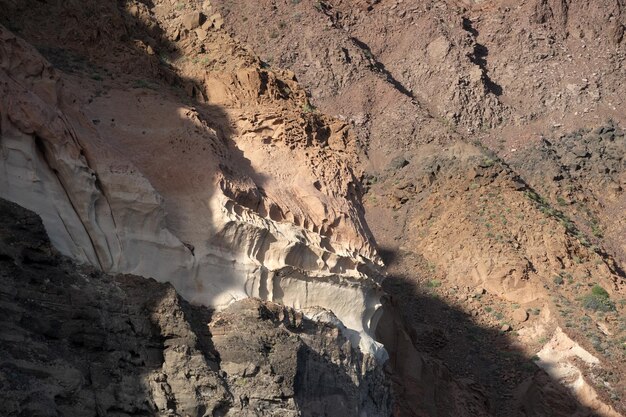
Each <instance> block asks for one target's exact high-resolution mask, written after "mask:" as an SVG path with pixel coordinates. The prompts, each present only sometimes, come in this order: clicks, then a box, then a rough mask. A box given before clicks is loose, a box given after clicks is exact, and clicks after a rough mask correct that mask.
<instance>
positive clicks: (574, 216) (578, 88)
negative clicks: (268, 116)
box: [220, 0, 626, 415]
mask: <svg viewBox="0 0 626 417" xmlns="http://www.w3.org/2000/svg"><path fill="white" fill-rule="evenodd" d="M220 7H221V12H222V14H223V15H224V17H225V22H226V23H225V24H226V28H227V29H228V30H229V31H230V33H231V34H233V35H234V36H235V37H237V38H239V39H242V40H244V41H245V42H247V43H249V44H250V45H252V46H253V47H254V49H255V50H256V51H258V53H259V54H260V56H261V58H262V59H263V60H264V61H265V62H267V63H268V65H270V66H278V67H287V68H289V69H292V70H293V71H294V72H295V74H296V76H297V77H298V80H300V81H301V82H302V83H303V84H304V85H305V86H306V87H307V88H308V89H309V90H310V94H311V100H312V102H313V103H314V104H315V105H317V106H318V108H319V109H320V111H323V112H328V113H331V114H334V115H336V116H337V117H343V118H345V119H346V120H348V121H350V122H351V124H352V126H353V127H354V129H355V131H356V132H357V133H358V136H359V139H360V144H361V149H362V151H363V154H364V155H366V156H365V157H364V161H365V164H366V167H367V168H366V176H365V177H364V184H366V186H367V187H368V192H367V194H366V195H365V200H364V201H365V205H366V212H367V213H366V214H367V219H368V221H369V224H370V226H371V228H372V231H373V233H374V236H375V238H376V240H377V243H378V245H379V247H380V248H381V253H382V254H383V258H384V260H385V262H386V264H387V266H388V273H389V276H388V278H387V279H386V281H385V282H384V284H383V286H384V288H385V290H386V291H387V292H388V293H390V294H392V295H393V296H394V299H395V301H394V302H395V303H397V304H398V305H399V306H400V310H401V311H402V312H403V314H404V315H405V317H406V318H407V322H408V323H412V325H413V327H414V329H415V330H414V332H415V340H416V341H417V344H418V346H420V347H421V349H422V351H424V352H428V354H430V355H432V356H434V357H438V358H441V359H443V360H444V362H445V363H446V364H447V365H448V366H449V367H450V368H451V369H452V370H453V372H454V373H455V374H456V375H458V376H459V377H463V378H469V379H470V380H472V381H477V382H479V383H480V384H482V386H483V387H484V388H485V391H486V394H487V397H489V399H490V409H491V410H492V411H493V412H494V413H495V414H498V415H556V414H557V413H559V412H562V413H563V415H574V414H576V413H580V414H583V415H584V414H585V413H594V412H595V413H598V415H617V414H616V413H620V412H621V413H624V412H625V410H626V404H625V403H624V398H623V397H624V395H623V392H624V390H625V387H624V385H623V382H622V381H623V380H624V379H625V378H624V376H623V375H624V372H625V370H624V369H623V367H622V366H621V358H623V355H624V341H625V339H624V337H625V333H624V332H625V331H626V322H624V313H623V309H624V305H625V304H626V301H625V295H624V291H625V278H626V276H625V274H624V266H623V265H624V261H626V258H624V249H623V241H624V239H623V236H624V229H623V227H624V226H623V219H624V215H625V213H626V203H625V202H624V198H625V195H626V194H625V193H624V187H625V186H626V183H625V179H624V175H625V172H626V165H625V163H626V162H625V160H624V144H625V143H626V142H625V140H624V134H623V130H622V129H621V128H622V127H623V126H624V124H625V122H626V120H625V118H626V113H625V112H624V106H623V97H624V93H625V91H624V89H625V88H626V87H625V86H624V79H626V78H625V77H624V75H625V74H624V66H623V64H622V63H623V60H624V57H625V53H626V42H624V36H623V34H624V27H625V22H626V15H625V12H624V4H623V2H621V1H612V0H611V1H601V2H588V1H583V0H578V1H567V2H559V1H554V2H553V1H522V2H508V1H481V2H478V1H476V2H474V1H466V2H460V1H458V2H455V1H427V2H418V1H407V0H404V1H385V0H382V1H371V2H365V1H362V2H357V1H340V0H338V1H320V2H313V1H298V2H287V1H285V2H281V1H265V2H261V5H260V6H259V7H257V6H256V5H255V6H254V7H252V6H251V5H250V4H249V3H247V2H242V1H224V2H221V3H220ZM251 22H252V23H251ZM596 285H597V286H598V287H600V288H596V287H594V286H596ZM594 288H595V289H594ZM604 290H605V291H604ZM594 291H595V293H594ZM460 317H467V320H465V319H463V320H461V319H460ZM558 328H561V329H562V330H563V331H564V334H567V337H570V338H572V339H573V340H575V341H576V342H578V343H580V344H581V346H583V347H584V349H585V350H586V351H588V352H591V354H592V355H595V356H594V357H595V358H597V362H596V361H595V360H594V361H593V363H587V364H584V361H583V360H582V359H580V358H578V359H575V360H573V359H564V358H565V356H559V358H560V359H559V360H563V361H572V360H573V361H574V363H576V361H582V362H580V363H581V364H582V365H580V366H581V368H580V369H581V372H582V374H581V375H584V377H583V378H582V379H580V380H579V381H578V382H576V383H574V382H573V381H576V380H577V379H576V378H574V377H573V376H572V375H573V374H571V373H561V374H558V373H551V376H552V378H554V379H555V380H556V381H560V383H562V384H563V386H565V387H568V389H570V391H571V392H573V393H575V394H576V395H577V396H578V398H579V401H580V402H581V404H583V405H586V406H590V407H591V410H592V411H589V410H587V411H584V410H583V409H581V410H579V411H575V410H574V409H569V408H568V407H567V406H566V405H565V403H564V402H561V401H557V402H556V403H552V402H551V400H546V399H545V398H544V400H540V397H542V396H543V394H539V393H545V392H549V391H550V388H547V386H546V384H549V383H550V382H549V381H550V378H547V379H546V378H545V377H538V376H535V377H532V375H533V374H534V373H535V372H536V369H537V368H536V365H539V366H543V368H544V369H548V366H547V365H545V362H542V360H537V358H538V357H539V356H541V355H539V356H536V354H538V352H540V351H541V350H542V347H543V345H545V344H546V343H547V342H549V341H550V340H551V338H552V337H553V335H554V337H557V335H558V334H560V333H558V331H557V329H558ZM486 329H491V330H490V331H486ZM535 364H536V365H535ZM564 366H565V365H564ZM577 366H578V365H577ZM537 375H538V374H537ZM583 380H584V381H585V382H584V384H583V383H582V382H581V381H583ZM583 385H585V386H587V385H588V386H590V387H593V391H595V393H591V394H590V391H589V390H588V389H587V388H584V389H583ZM410 401H411V400H409V402H410ZM534 401H539V402H538V403H537V404H539V403H541V401H546V402H543V405H542V406H536V404H535V405H533V402H534ZM602 403H604V404H610V406H608V407H607V406H605V405H602ZM546 404H547V405H546ZM542 407H543V408H542ZM559 410H560V411H559ZM413 412H415V411H413ZM401 414H402V415H412V414H411V411H406V410H405V411H403V412H401ZM418 415H419V413H418Z"/></svg>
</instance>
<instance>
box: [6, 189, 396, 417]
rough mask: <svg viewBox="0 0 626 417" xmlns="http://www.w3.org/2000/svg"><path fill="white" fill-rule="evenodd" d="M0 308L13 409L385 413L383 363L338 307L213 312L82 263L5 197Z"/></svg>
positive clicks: (255, 306)
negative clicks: (343, 327) (348, 330)
mask: <svg viewBox="0 0 626 417" xmlns="http://www.w3.org/2000/svg"><path fill="white" fill-rule="evenodd" d="M0 311H1V312H2V315H1V319H0V321H1V323H0V324H1V326H2V332H1V334H0V387H1V388H2V390H1V391H2V393H1V394H0V414H2V415H3V416H7V417H9V416H23V415H28V416H105V415H106V416H112V415H115V416H130V415H159V416H172V417H173V416H206V415H210V416H215V415H220V416H231V415H232V416H297V415H303V416H308V415H310V416H313V415H320V413H323V415H328V416H340V415H341V416H363V415H369V416H380V415H388V414H389V407H390V397H389V392H388V387H387V383H386V378H385V377H384V374H383V372H382V369H381V367H380V365H378V364H377V362H376V361H375V360H374V359H373V358H371V357H369V356H364V355H363V354H362V353H361V352H359V351H358V350H355V349H353V348H352V347H351V346H350V343H349V341H348V340H347V339H345V338H344V337H343V336H342V333H341V331H340V330H339V329H338V328H337V327H336V326H335V325H334V324H333V323H331V322H333V321H334V322H335V323H336V322H337V321H338V320H337V319H336V318H334V316H333V315H332V313H329V312H325V311H322V310H320V311H318V317H320V318H323V317H326V319H325V320H318V321H311V320H309V319H306V318H303V317H302V315H301V313H297V312H296V311H294V310H292V309H290V308H287V307H284V306H279V305H277V304H273V303H266V302H262V301H260V300H253V299H249V300H244V301H240V302H236V303H234V304H232V305H231V306H230V307H229V308H228V309H226V310H225V311H223V312H221V313H216V314H213V312H212V311H211V310H208V309H206V308H203V307H194V306H191V305H190V304H189V303H187V302H186V301H184V300H183V299H182V298H181V297H180V296H179V295H178V294H177V293H176V291H175V290H174V288H173V287H172V286H171V285H170V284H163V283H158V282H156V281H154V280H152V279H145V278H141V277H137V276H132V275H118V276H109V275H106V274H103V273H102V272H100V271H98V270H97V269H95V268H93V267H90V266H77V265H76V264H75V263H73V262H72V261H70V260H69V259H68V258H66V257H63V256H61V255H59V254H58V253H57V252H56V250H54V249H53V248H51V246H50V244H49V242H48V241H47V237H46V234H45V231H44V228H43V225H42V223H41V221H40V219H39V218H38V217H37V216H36V215H35V214H33V213H31V212H28V211H27V210H24V209H22V208H21V207H19V206H17V205H15V204H12V203H8V202H6V201H4V200H0ZM333 319H334V320H333ZM209 321H210V322H211V323H210V327H207V323H208V322H209ZM331 405H332V407H331Z"/></svg>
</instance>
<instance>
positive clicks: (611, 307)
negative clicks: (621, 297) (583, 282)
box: [582, 284, 615, 312]
mask: <svg viewBox="0 0 626 417" xmlns="http://www.w3.org/2000/svg"><path fill="white" fill-rule="evenodd" d="M582 305H583V307H584V308H586V309H588V310H592V311H600V312H609V311H615V303H613V302H612V301H611V299H610V297H609V293H608V292H607V291H606V290H605V289H604V288H602V287H601V286H600V285H598V284H596V285H594V286H593V288H592V289H591V294H587V295H585V296H584V297H583V298H582Z"/></svg>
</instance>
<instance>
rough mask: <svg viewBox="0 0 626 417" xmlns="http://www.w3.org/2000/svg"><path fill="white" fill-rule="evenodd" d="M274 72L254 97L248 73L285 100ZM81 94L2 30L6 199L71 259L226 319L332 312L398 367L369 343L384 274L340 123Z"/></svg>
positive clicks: (151, 95)
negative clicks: (232, 313) (254, 311)
mask: <svg viewBox="0 0 626 417" xmlns="http://www.w3.org/2000/svg"><path fill="white" fill-rule="evenodd" d="M259 71H260V70H254V71H249V72H246V73H245V74H244V75H245V77H246V79H248V80H249V82H248V83H247V84H245V81H244V80H243V79H242V78H241V77H242V74H243V73H238V74H237V75H238V76H239V77H240V78H239V79H238V82H239V85H242V86H243V87H241V88H245V89H257V90H256V95H257V96H259V97H261V96H262V95H263V91H271V88H269V89H268V87H267V86H263V85H261V84H263V83H264V82H265V83H267V82H268V81H267V77H265V78H263V80H261V78H259ZM270 78H271V77H270ZM270 81H271V80H270ZM219 83H223V77H220V76H217V77H215V79H214V80H213V85H217V84H219ZM259 83H260V84H259ZM81 87H82V86H81V85H79V81H77V80H75V79H72V78H71V77H65V76H63V77H61V76H59V75H58V74H57V73H56V72H55V70H54V69H52V68H51V67H50V66H49V64H47V63H46V62H45V60H44V59H43V58H42V57H41V56H39V54H38V53H37V52H36V51H35V50H34V49H33V48H31V47H30V46H28V45H27V44H26V43H24V42H22V41H21V40H19V39H18V38H16V37H15V36H13V35H12V34H10V33H9V32H8V31H7V30H5V29H4V28H1V27H0V91H1V93H2V94H1V98H0V114H1V117H2V118H1V120H0V123H1V125H0V126H1V136H0V155H1V156H2V157H1V158H0V197H2V198H6V199H9V200H12V201H14V202H16V203H18V204H20V205H22V206H24V207H26V208H28V209H30V210H33V211H35V212H36V213H37V214H39V215H40V216H41V218H42V220H43V222H44V225H45V227H46V229H47V231H48V234H49V235H50V239H51V241H52V243H53V244H54V246H55V247H56V248H57V249H58V250H59V251H60V252H61V253H63V254H65V255H68V256H71V257H72V258H74V259H76V260H78V261H81V262H89V263H92V264H94V265H97V266H99V267H100V268H102V269H103V270H104V271H107V272H111V273H133V274H136V275H142V276H147V277H154V278H156V279H158V280H161V281H169V282H172V284H173V285H174V286H175V287H176V288H177V290H178V291H179V292H180V293H181V294H182V295H183V296H184V297H186V298H187V299H188V300H190V301H192V302H196V303H201V304H204V305H210V306H214V307H216V308H223V307H226V306H228V305H229V304H230V303H231V302H232V301H234V300H238V299H242V298H245V297H259V298H262V299H265V300H270V301H276V302H279V303H282V304H285V305H288V306H291V307H294V308H297V309H302V310H304V311H306V310H307V309H310V308H314V307H317V306H321V307H323V308H325V309H328V310H331V311H332V312H333V313H334V314H335V315H336V316H337V317H338V318H339V320H341V322H342V323H343V325H344V326H345V327H346V328H347V329H346V331H347V333H348V334H349V335H350V338H351V341H352V342H353V343H354V344H360V345H361V347H362V349H364V350H365V351H368V352H370V353H376V354H377V355H384V350H383V349H380V345H379V344H377V343H376V342H374V340H373V339H372V338H371V336H370V335H371V334H373V327H374V326H375V321H376V317H377V311H378V310H379V309H380V301H379V298H380V294H381V290H380V288H379V286H378V283H377V282H376V281H375V280H374V279H372V276H373V275H372V274H371V271H373V268H375V266H376V264H377V263H378V262H379V261H378V257H377V255H376V253H375V250H374V249H373V244H372V242H371V238H370V237H369V232H368V231H367V228H366V226H365V225H364V222H363V220H362V213H360V212H359V210H358V208H355V204H354V203H355V202H356V201H357V198H356V197H355V195H356V194H355V190H354V187H355V185H354V183H353V181H354V175H353V174H352V172H351V171H350V169H349V168H348V166H349V165H348V163H347V162H346V161H345V159H347V158H350V157H352V156H351V150H350V148H349V145H347V143H346V142H347V141H348V139H349V138H348V136H347V135H348V133H347V131H346V129H345V127H344V126H343V125H341V123H339V124H335V125H332V123H331V122H332V121H330V120H326V119H321V118H318V119H316V120H313V121H311V120H308V119H306V118H301V119H300V120H299V123H300V125H297V124H295V125H294V123H293V122H292V121H293V120H294V119H295V120H297V118H295V117H293V115H294V114H295V113H297V112H296V110H297V107H296V110H294V108H293V107H294V106H293V105H291V106H292V108H289V107H288V106H287V107H283V108H272V109H271V111H268V109H267V105H266V104H259V105H257V106H255V108H254V109H252V110H247V109H246V110H245V111H244V110H242V109H241V108H236V107H237V106H232V108H229V107H228V102H227V101H228V100H227V97H229V94H232V92H231V93H229V92H228V89H229V88H234V87H232V86H228V85H226V84H224V88H223V95H222V96H221V98H220V100H218V103H219V106H218V105H213V104H210V103H209V104H207V106H203V108H199V109H194V108H191V107H183V106H181V105H180V103H179V101H178V100H177V99H176V97H173V96H171V95H169V94H168V93H167V92H165V93H157V92H153V91H147V90H146V89H133V90H130V91H128V90H127V89H126V90H124V89H122V88H120V89H116V88H115V87H113V88H111V90H110V91H109V92H108V93H107V94H106V96H103V97H96V98H93V97H88V93H87V92H85V91H83V90H84V89H83V88H81ZM294 88H295V87H294ZM268 94H269V93H268ZM268 100H269V99H268ZM130 103H132V104H130ZM231 104H232V103H231ZM264 106H265V107H264ZM239 107H240V106H239ZM289 112H291V113H289ZM218 113H219V114H218ZM288 113H289V117H285V114H288ZM218 116H219V117H218ZM228 120H236V123H235V124H234V126H233V124H232V123H230V122H228ZM285 120H289V121H290V122H286V121H285ZM313 123H314V124H316V125H321V126H317V127H318V128H319V129H321V130H322V131H323V132H322V133H323V134H320V135H317V133H316V131H315V130H314V129H315V128H316V126H314V125H313ZM329 123H331V124H330V125H329ZM312 129H313V130H312ZM380 357H382V356H380Z"/></svg>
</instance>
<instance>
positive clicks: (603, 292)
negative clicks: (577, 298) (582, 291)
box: [591, 284, 609, 298]
mask: <svg viewBox="0 0 626 417" xmlns="http://www.w3.org/2000/svg"><path fill="white" fill-rule="evenodd" d="M591 293H592V294H593V295H597V296H598V297H604V298H609V293H608V292H607V291H606V290H605V289H604V288H602V287H601V286H599V285H598V284H596V285H594V286H593V288H592V289H591Z"/></svg>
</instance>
